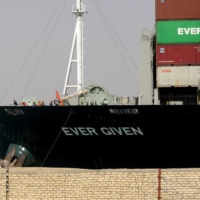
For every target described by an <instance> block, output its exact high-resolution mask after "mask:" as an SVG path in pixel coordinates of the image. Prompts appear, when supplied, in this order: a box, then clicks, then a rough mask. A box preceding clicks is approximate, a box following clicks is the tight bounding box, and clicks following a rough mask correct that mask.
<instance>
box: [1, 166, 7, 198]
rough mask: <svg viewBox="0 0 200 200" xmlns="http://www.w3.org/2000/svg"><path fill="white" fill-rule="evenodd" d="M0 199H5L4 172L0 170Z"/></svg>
mask: <svg viewBox="0 0 200 200" xmlns="http://www.w3.org/2000/svg"><path fill="white" fill-rule="evenodd" d="M0 199H2V200H3V199H6V170H5V169H1V168H0Z"/></svg>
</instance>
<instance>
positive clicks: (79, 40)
mask: <svg viewBox="0 0 200 200" xmlns="http://www.w3.org/2000/svg"><path fill="white" fill-rule="evenodd" d="M72 12H73V13H74V14H75V15H76V27H75V32H74V37H73V42H72V48H71V53H70V58H69V64H68V68H67V75H66V79H65V85H64V90H63V95H67V89H68V88H77V92H80V91H81V90H82V89H83V21H82V18H83V14H84V13H85V12H86V10H85V5H84V4H83V3H82V2H81V0H76V5H73V6H72ZM75 45H76V51H77V58H76V59H75V60H73V59H72V57H73V53H74V49H75ZM73 62H75V63H77V85H69V75H70V71H71V67H72V63H73Z"/></svg>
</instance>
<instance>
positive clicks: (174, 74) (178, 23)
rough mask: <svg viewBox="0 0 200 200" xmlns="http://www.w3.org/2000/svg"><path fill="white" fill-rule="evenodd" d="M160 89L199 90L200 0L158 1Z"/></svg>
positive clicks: (157, 63) (157, 60) (158, 68)
mask: <svg viewBox="0 0 200 200" xmlns="http://www.w3.org/2000/svg"><path fill="white" fill-rule="evenodd" d="M156 66H157V70H156V71H157V73H156V74H157V75H156V76H157V78H156V79H157V87H171V86H173V87H188V86H192V87H197V85H198V80H199V79H200V0H156Z"/></svg>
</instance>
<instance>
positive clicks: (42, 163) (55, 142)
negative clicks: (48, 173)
mask: <svg viewBox="0 0 200 200" xmlns="http://www.w3.org/2000/svg"><path fill="white" fill-rule="evenodd" d="M71 114H72V113H71V112H70V113H69V116H68V118H67V119H66V121H65V123H64V124H63V127H65V125H66V123H67V121H68V120H69V118H70V116H71ZM61 132H62V130H60V132H59V134H58V136H57V137H56V139H55V141H54V143H53V144H52V146H51V148H50V149H49V152H48V153H47V155H46V157H45V159H44V160H43V162H42V164H41V165H40V167H42V166H43V164H44V163H45V161H46V159H47V158H48V156H49V154H50V153H51V151H52V149H53V147H54V145H55V144H56V142H57V140H58V138H59V137H60V134H61Z"/></svg>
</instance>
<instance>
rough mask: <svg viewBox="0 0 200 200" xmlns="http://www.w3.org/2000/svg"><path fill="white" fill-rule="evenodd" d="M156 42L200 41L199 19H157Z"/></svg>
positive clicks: (183, 42) (181, 42) (182, 42)
mask: <svg viewBox="0 0 200 200" xmlns="http://www.w3.org/2000/svg"><path fill="white" fill-rule="evenodd" d="M156 42H157V44H191V43H200V20H179V21H158V22H157V23H156Z"/></svg>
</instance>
